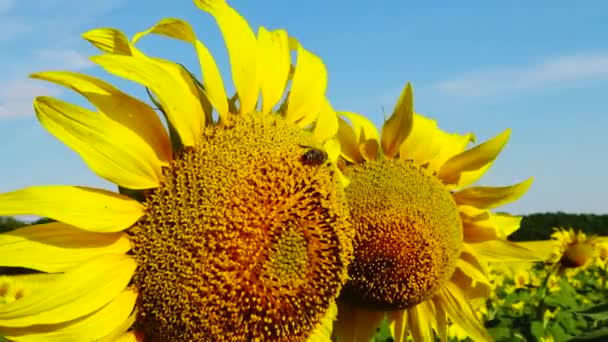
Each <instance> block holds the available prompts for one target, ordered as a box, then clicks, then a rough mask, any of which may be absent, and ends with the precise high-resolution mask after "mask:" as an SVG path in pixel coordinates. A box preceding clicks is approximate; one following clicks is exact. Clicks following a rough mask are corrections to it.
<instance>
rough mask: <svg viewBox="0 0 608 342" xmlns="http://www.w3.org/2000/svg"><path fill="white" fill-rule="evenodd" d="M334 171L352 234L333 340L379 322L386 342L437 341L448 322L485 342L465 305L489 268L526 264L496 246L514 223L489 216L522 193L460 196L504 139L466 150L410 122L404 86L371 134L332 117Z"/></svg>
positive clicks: (527, 255)
mask: <svg viewBox="0 0 608 342" xmlns="http://www.w3.org/2000/svg"><path fill="white" fill-rule="evenodd" d="M339 114H341V115H342V116H343V117H344V118H345V119H347V120H350V122H351V124H350V125H349V124H348V123H347V121H346V120H342V119H341V120H340V126H339V130H338V139H339V140H340V144H341V149H342V159H341V161H340V162H339V166H340V167H341V169H342V170H343V171H344V173H345V175H346V176H347V177H348V178H349V180H350V184H349V186H348V187H347V188H346V190H345V191H346V197H347V200H348V204H349V208H350V211H351V217H352V222H353V225H354V226H355V231H356V235H355V239H354V251H355V257H354V260H353V262H352V263H351V264H350V266H349V281H348V282H347V284H346V285H345V287H344V289H343V291H342V294H341V295H340V299H339V301H338V307H339V308H338V320H337V322H336V324H335V329H334V330H335V334H336V336H337V338H338V340H339V341H367V340H369V338H370V336H371V335H373V333H374V331H375V330H376V328H377V327H378V326H379V324H380V322H381V321H382V320H383V319H384V318H385V317H387V318H388V321H389V324H390V326H391V329H392V332H393V335H394V337H395V340H396V341H403V340H405V339H406V338H407V336H408V331H409V333H411V335H412V337H413V338H414V340H415V341H430V340H432V339H433V338H434V337H433V335H434V332H433V331H435V333H436V334H437V335H438V336H440V337H442V338H445V337H446V328H447V326H448V322H449V321H452V322H454V323H456V324H458V325H459V326H460V327H462V328H463V329H464V330H465V331H466V333H467V334H468V335H469V336H470V337H471V338H473V339H474V340H475V341H482V340H487V339H489V337H488V335H487V334H486V331H485V328H484V327H483V324H482V323H481V322H480V320H479V319H478V317H476V315H475V312H474V309H473V308H472V306H471V304H470V302H471V301H472V300H473V299H475V298H484V297H486V296H488V292H489V291H490V284H489V280H488V269H487V264H488V262H490V261H501V262H505V261H519V260H535V259H538V258H537V256H536V255H535V254H534V253H532V252H531V251H529V250H527V249H525V248H521V247H519V246H517V245H516V244H514V243H511V242H508V241H506V236H507V235H509V234H510V233H512V232H513V231H515V230H516V229H517V228H518V227H519V223H520V220H521V218H520V217H516V216H511V215H508V214H503V213H493V212H491V211H490V210H491V209H493V208H497V207H499V206H501V205H504V204H506V203H509V202H512V201H515V200H517V199H518V198H519V197H520V196H522V195H523V194H524V193H525V192H526V190H527V189H528V187H529V186H530V184H531V180H527V181H525V182H523V183H521V184H517V185H513V186H507V187H483V186H477V187H470V186H469V185H471V184H472V183H474V182H475V181H477V180H478V179H479V178H480V177H481V176H482V175H483V174H484V172H485V171H486V170H487V169H488V168H489V167H490V166H491V164H492V162H493V161H494V159H495V158H496V157H497V155H498V154H499V153H500V151H501V150H502V148H503V146H504V145H505V144H506V142H507V140H508V137H509V131H508V130H507V131H505V132H504V133H501V134H500V135H498V136H497V137H495V138H493V139H491V140H489V141H487V142H485V143H483V144H480V145H477V146H475V147H473V148H470V149H467V145H468V144H469V142H471V141H473V140H474V139H473V135H472V134H465V135H459V134H450V133H446V132H444V131H442V130H441V129H439V128H438V127H437V124H436V122H435V121H433V120H431V119H428V118H426V117H424V116H422V115H419V114H416V113H414V109H413V94H412V88H411V86H410V85H409V84H408V85H407V86H406V87H405V89H404V91H403V93H402V95H401V97H400V98H399V100H398V103H397V105H396V107H395V109H394V111H393V113H392V115H391V116H390V117H389V118H388V119H387V120H386V122H385V123H384V125H383V127H382V133H381V134H379V133H378V131H377V129H376V128H375V126H374V125H373V124H372V123H371V122H370V121H369V120H367V119H366V118H364V117H363V116H361V115H359V114H356V113H350V112H340V113H339Z"/></svg>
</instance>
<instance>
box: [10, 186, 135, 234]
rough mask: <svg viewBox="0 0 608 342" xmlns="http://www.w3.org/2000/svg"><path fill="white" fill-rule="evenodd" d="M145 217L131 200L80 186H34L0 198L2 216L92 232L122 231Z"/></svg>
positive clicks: (108, 192)
mask: <svg viewBox="0 0 608 342" xmlns="http://www.w3.org/2000/svg"><path fill="white" fill-rule="evenodd" d="M143 213H144V207H143V206H142V205H141V204H140V203H139V202H137V201H135V200H132V199H131V198H129V197H126V196H122V195H119V194H116V193H113V192H110V191H105V190H100V189H92V188H85V187H78V186H67V185H48V186H35V187H29V188H24V189H21V190H17V191H13V192H7V193H4V194H0V216H1V215H38V216H44V217H49V218H52V219H54V220H57V221H61V222H64V223H67V224H70V225H73V226H76V227H78V228H81V229H85V230H89V231H92V232H100V233H111V232H118V231H121V230H123V229H126V228H129V227H130V226H131V225H133V223H135V222H136V221H137V220H138V219H139V218H140V217H141V216H142V215H143Z"/></svg>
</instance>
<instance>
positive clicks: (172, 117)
mask: <svg viewBox="0 0 608 342" xmlns="http://www.w3.org/2000/svg"><path fill="white" fill-rule="evenodd" d="M91 60H92V61H93V62H95V63H97V64H99V65H100V66H101V67H103V68H104V69H105V70H106V71H108V72H109V73H112V74H114V75H116V76H119V77H123V78H126V79H128V80H131V81H134V82H137V83H140V84H142V85H144V86H146V87H148V88H149V89H150V90H151V91H152V92H153V93H154V94H155V95H156V96H157V97H158V100H159V101H160V103H161V105H162V107H163V109H164V110H165V111H166V114H167V118H168V120H169V122H170V123H171V125H172V126H173V127H175V130H176V131H177V132H178V134H179V136H180V138H181V142H182V144H184V146H194V145H195V144H196V143H197V142H198V141H199V139H200V137H201V134H202V130H203V129H204V126H205V113H204V112H203V108H202V106H201V99H200V98H199V95H198V90H197V88H196V85H195V84H194V83H193V81H192V78H191V76H190V74H188V72H187V71H186V70H185V69H184V68H183V67H181V66H179V65H177V64H174V63H171V62H169V61H164V60H160V59H151V58H148V57H145V56H142V57H131V56H118V55H101V56H95V57H92V58H91Z"/></svg>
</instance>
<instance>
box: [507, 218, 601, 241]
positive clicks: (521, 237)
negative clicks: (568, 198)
mask: <svg viewBox="0 0 608 342" xmlns="http://www.w3.org/2000/svg"><path fill="white" fill-rule="evenodd" d="M554 227H574V228H576V229H580V230H582V231H583V232H584V233H585V234H589V235H608V215H595V214H567V213H563V212H556V213H536V214H530V215H527V216H524V218H523V219H522V221H521V226H520V228H519V229H518V230H517V231H515V232H514V233H513V234H511V235H510V236H509V240H512V241H532V240H548V239H550V235H551V233H552V232H553V228H554Z"/></svg>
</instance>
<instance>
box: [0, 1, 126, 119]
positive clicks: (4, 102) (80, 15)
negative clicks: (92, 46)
mask: <svg viewBox="0 0 608 342" xmlns="http://www.w3.org/2000/svg"><path fill="white" fill-rule="evenodd" d="M123 3H124V0H106V1H93V2H91V1H88V2H87V1H80V0H37V1H17V0H0V42H1V44H2V51H3V53H2V55H0V75H2V78H1V83H0V120H2V119H8V118H18V117H31V116H33V115H34V110H33V108H32V101H33V99H34V98H35V97H36V96H42V95H50V96H58V95H60V94H61V93H62V92H63V89H61V88H59V87H56V86H53V85H51V84H49V83H45V82H43V81H40V80H31V79H28V74H30V73H32V72H38V71H42V70H62V69H63V70H72V71H76V70H82V69H85V68H88V67H89V66H91V65H92V63H91V62H90V61H89V59H88V57H87V56H86V55H85V54H83V53H81V52H79V49H80V48H82V47H85V46H87V47H88V44H86V43H83V42H82V41H81V39H79V37H80V34H81V33H82V31H84V29H85V27H87V26H89V25H90V23H91V22H94V21H96V20H98V18H100V16H103V15H106V14H107V13H108V12H111V11H113V10H115V9H116V8H118V7H119V6H121V5H122V4H123Z"/></svg>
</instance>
